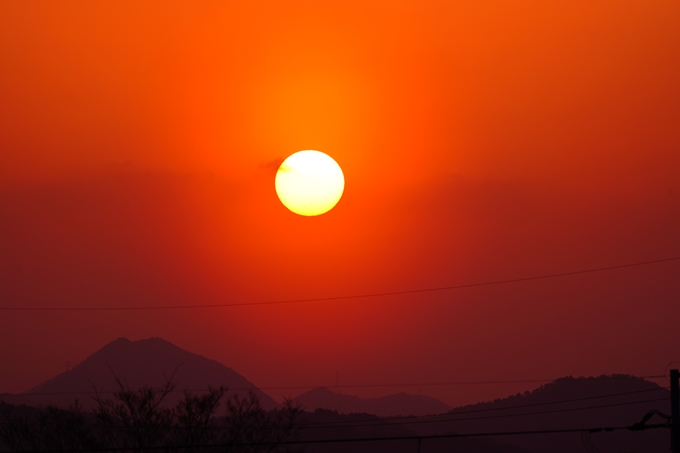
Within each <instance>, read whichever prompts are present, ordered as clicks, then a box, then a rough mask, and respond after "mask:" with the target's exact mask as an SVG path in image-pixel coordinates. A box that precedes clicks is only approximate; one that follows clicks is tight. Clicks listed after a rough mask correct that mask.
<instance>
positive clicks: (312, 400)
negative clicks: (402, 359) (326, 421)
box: [293, 387, 451, 417]
mask: <svg viewBox="0 0 680 453" xmlns="http://www.w3.org/2000/svg"><path fill="white" fill-rule="evenodd" d="M293 402H295V403H299V404H301V405H302V407H303V408H304V409H305V410H307V411H314V410H316V409H329V410H334V411H337V412H338V413H340V414H352V413H367V414H373V415H377V416H380V417H391V416H395V415H431V414H441V413H443V412H446V411H448V410H450V409H451V406H449V405H447V404H444V403H442V402H441V401H439V400H437V399H435V398H432V397H429V396H422V395H409V394H408V393H397V394H394V395H388V396H383V397H381V398H360V397H358V396H353V395H345V394H342V393H336V392H333V391H332V390H330V389H328V388H326V387H317V388H315V389H312V390H310V391H308V392H305V393H303V394H301V395H299V396H297V397H296V398H293Z"/></svg>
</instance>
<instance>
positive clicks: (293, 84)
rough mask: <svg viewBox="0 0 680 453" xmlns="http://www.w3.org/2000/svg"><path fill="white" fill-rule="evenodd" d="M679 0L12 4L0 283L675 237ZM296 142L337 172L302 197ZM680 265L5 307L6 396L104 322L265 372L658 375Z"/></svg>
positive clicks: (496, 256)
mask: <svg viewBox="0 0 680 453" xmlns="http://www.w3.org/2000/svg"><path fill="white" fill-rule="evenodd" d="M678 17H680V3H678V2H677V1H675V0H662V1H656V2H648V1H642V0H639V1H630V0H625V1H622V0H617V1H614V0H604V1H599V2H596V3H594V2H590V1H586V0H576V1H574V0H568V1H567V0H564V1H563V0H557V1H550V2H545V1H538V0H519V1H512V2H510V1H507V2H504V1H484V2H471V1H458V2H451V1H439V0H436V1H435V0H429V1H422V0H421V1H415V0H397V1H394V2H390V3H389V7H388V6H387V3H386V2H377V1H369V2H367V1H354V0H350V1H347V0H344V1H342V2H335V1H330V2H316V1H315V2H313V1H300V0H292V1H287V2H275V1H264V0H263V1H250V2H213V1H204V2H189V1H186V2H179V1H174V2H168V1H148V2H143V3H141V4H140V3H138V2H133V1H98V2H86V1H83V2H70V1H69V2H53V3H34V2H22V1H5V2H1V3H0V153H2V161H1V164H0V288H1V292H2V295H1V296H0V306H3V307H7V306H42V307H60V306H78V307H85V306H93V307H98V306H99V307H110V306H140V305H144V306H148V305H173V304H177V305H192V304H210V303H222V302H229V301H255V302H257V301H267V300H283V299H299V298H310V297H328V296H342V295H349V294H362V293H375V292H385V291H399V290H404V289H413V288H426V287H439V286H447V285H456V284H466V283H476V282H482V281H490V280H499V279H508V278H515V277H525V276H531V275H540V274H546V273H553V272H564V271H571V270H578V269H584V268H592V267H598V266H609V265H616V264H624V263H629V262H636V261H646V260H651V259H656V258H667V257H672V256H680V235H679V234H678V232H679V231H680V184H679V183H678V181H680V83H678V81H679V80H680V34H679V33H678ZM303 149H319V150H323V151H324V152H326V153H328V154H329V155H331V156H333V157H334V158H335V159H336V160H337V161H338V162H341V163H342V169H343V172H344V174H345V180H346V190H345V193H344V194H343V198H342V201H341V203H340V204H338V206H337V207H336V208H334V209H333V210H331V211H330V212H329V213H327V214H325V215H323V216H320V217H315V218H305V217H301V216H296V215H294V214H292V213H290V212H289V211H288V210H287V209H286V208H285V207H284V206H282V205H281V203H280V202H279V201H278V199H277V197H276V194H275V192H274V188H273V181H274V177H275V174H276V170H277V168H278V166H279V164H280V163H281V161H282V159H283V158H285V157H287V156H288V155H290V154H292V153H293V152H295V151H298V150H303ZM679 276H680V264H678V263H677V262H676V263H668V264H663V265H661V264H660V265H652V266H647V267H641V268H636V269H628V270H621V271H611V272H605V273H599V274H592V275H584V276H578V277H568V278H562V279H555V280H544V281H538V282H526V283H518V284H512V285H498V286H490V287H484V288H470V289H466V290H460V291H449V292H437V293H430V294H419V295H410V296H399V297H383V298H373V299H357V300H344V301H335V302H323V303H301V304H291V305H278V306H262V307H240V308H224V309H195V310H177V311H172V310H170V311H131V312H64V313H53V312H47V313H35V312H7V311H3V312H0V363H1V364H2V368H3V370H10V372H6V371H4V372H3V373H0V392H4V391H8V392H17V391H23V390H26V389H28V388H29V387H32V386H33V385H36V384H37V383H39V382H40V381H42V380H44V379H46V378H49V377H51V376H52V375H54V374H56V373H58V372H61V371H63V369H64V366H63V363H64V362H65V361H73V362H78V361H80V360H83V359H84V358H85V357H87V355H88V354H90V353H92V352H94V351H95V350H96V349H98V348H99V347H101V346H102V345H104V344H105V343H107V342H109V341H111V340H113V339H115V338H117V337H120V336H127V337H128V338H131V339H139V338H147V337H151V336H160V337H163V338H165V339H167V340H169V341H171V342H173V343H175V344H177V345H178V346H180V347H184V348H186V349H189V350H191V351H193V352H197V353H200V354H202V355H205V356H208V357H211V358H214V359H216V360H219V361H221V362H223V363H225V364H226V365H228V366H230V367H232V368H233V369H235V370H236V371H238V372H240V373H241V374H243V375H245V376H246V377H247V378H248V379H250V380H251V381H253V382H254V383H255V384H257V385H260V386H264V387H267V386H269V387H272V386H291V385H306V384H310V385H333V384H334V383H335V379H336V372H338V376H339V378H340V381H341V383H345V384H353V383H401V382H419V383H425V382H440V381H469V380H490V379H492V378H500V377H502V378H504V379H533V378H544V377H545V378H555V377H559V376H562V375H570V374H571V375H596V374H600V373H612V372H623V373H635V374H660V373H662V372H663V370H664V368H665V366H666V364H667V363H668V362H669V361H671V360H675V359H678V358H680V351H678V348H677V346H675V343H674V341H675V337H676V335H674V333H675V329H676V324H677V322H675V321H674V320H677V319H678V315H680V304H678V294H680V278H678V277H679ZM531 387H532V385H529V384H527V385H514V386H512V385H508V386H483V385H480V386H472V387H470V386H468V387H456V386H448V387H447V386H441V387H422V388H418V387H416V388H403V389H401V388H394V387H391V388H369V389H359V390H356V392H354V393H360V394H364V395H379V394H386V393H393V392H396V391H399V390H406V391H410V392H413V393H417V392H422V393H424V394H429V395H432V396H435V397H438V398H440V399H442V400H443V401H445V402H447V403H449V404H457V403H462V402H473V401H477V400H478V399H482V398H491V397H497V396H505V395H506V394H509V393H514V392H516V391H520V390H524V389H525V388H531ZM271 393H272V395H273V396H275V397H277V398H278V397H281V396H282V395H283V394H284V393H285V392H283V391H281V392H278V393H277V392H271ZM288 393H295V392H288Z"/></svg>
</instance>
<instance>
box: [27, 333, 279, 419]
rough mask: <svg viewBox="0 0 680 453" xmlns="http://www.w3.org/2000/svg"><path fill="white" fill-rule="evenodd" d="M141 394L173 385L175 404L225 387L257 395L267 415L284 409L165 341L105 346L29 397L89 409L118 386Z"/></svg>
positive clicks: (215, 364)
mask: <svg viewBox="0 0 680 453" xmlns="http://www.w3.org/2000/svg"><path fill="white" fill-rule="evenodd" d="M119 380H120V381H122V382H124V383H125V385H127V386H128V387H130V388H132V389H135V388H140V387H144V386H151V387H161V386H163V385H164V384H165V383H166V382H167V381H169V380H170V381H172V382H173V383H175V384H176V385H177V387H176V390H178V391H177V392H174V393H173V395H170V396H169V397H168V398H169V400H170V401H169V402H172V401H174V400H176V399H178V398H180V397H181V395H182V393H181V391H182V390H190V391H192V392H201V391H206V390H207V389H208V387H209V386H211V387H217V386H225V387H227V390H228V392H229V394H239V395H241V396H246V395H247V394H248V392H250V391H253V392H254V393H255V394H256V395H257V396H258V397H259V398H260V403H261V404H262V406H263V407H264V408H265V409H273V408H275V407H278V406H279V405H278V403H276V402H275V401H274V400H273V399H272V398H271V397H270V396H268V395H266V394H265V393H264V392H262V391H261V390H259V389H258V388H257V387H256V386H255V385H254V384H253V383H251V382H250V381H248V380H247V379H246V378H244V377H243V376H241V375H240V374H238V373H237V372H235V371H234V370H232V369H231V368H229V367H227V366H225V365H223V364H221V363H219V362H217V361H215V360H211V359H208V358H206V357H203V356H201V355H198V354H194V353H192V352H189V351H187V350H185V349H182V348H180V347H179V346H177V345H175V344H173V343H171V342H169V341H167V340H164V339H162V338H157V337H156V338H147V339H142V340H136V341H131V340H129V339H127V338H123V337H121V338H118V339H116V340H114V341H111V342H110V343H107V344H106V345H104V346H103V347H102V348H101V349H99V350H98V351H96V352H94V353H93V354H92V355H90V356H89V357H87V358H86V359H85V360H83V361H82V362H80V363H79V364H78V365H76V366H75V367H73V368H72V369H71V370H69V371H66V372H64V373H61V374H59V375H57V376H55V377H54V378H52V379H49V380H47V381H45V382H43V383H42V384H40V385H38V386H36V387H34V388H32V389H31V390H29V391H28V392H25V393H24V394H23V396H25V397H27V398H28V397H29V396H32V397H33V398H31V400H27V401H26V402H27V403H28V404H37V403H36V401H37V400H39V401H38V402H39V403H40V404H48V403H53V404H69V403H72V402H73V400H74V399H75V398H78V399H79V400H80V401H81V402H82V403H83V404H85V405H86V406H87V405H88V403H89V404H93V394H94V393H95V392H97V393H99V394H107V393H112V392H115V391H116V390H118V389H119V385H118V381H119Z"/></svg>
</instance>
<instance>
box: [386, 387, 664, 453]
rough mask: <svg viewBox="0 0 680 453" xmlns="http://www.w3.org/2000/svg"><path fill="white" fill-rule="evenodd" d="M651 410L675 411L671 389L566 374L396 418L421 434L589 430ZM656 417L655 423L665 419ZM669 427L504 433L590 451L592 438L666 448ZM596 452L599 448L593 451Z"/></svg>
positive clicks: (534, 445) (551, 448) (641, 449)
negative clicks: (431, 413)
mask: <svg viewBox="0 0 680 453" xmlns="http://www.w3.org/2000/svg"><path fill="white" fill-rule="evenodd" d="M651 409H657V410H659V411H661V412H663V413H665V414H670V392H669V391H668V390H667V389H665V388H663V387H660V386H659V385H657V384H655V383H653V382H649V381H646V380H644V379H641V378H638V377H634V376H627V375H611V376H599V377H587V378H585V377H580V378H574V377H565V378H560V379H557V380H555V381H553V382H551V383H549V384H546V385H543V386H541V387H539V388H537V389H536V390H534V391H532V392H525V393H523V394H517V395H514V396H510V397H507V398H502V399H497V400H495V401H490V402H483V403H478V404H473V405H468V406H463V407H457V408H455V409H453V410H451V411H449V412H448V413H447V414H445V415H441V416H435V417H426V418H420V419H418V423H413V424H409V421H408V420H395V422H397V421H398V422H400V423H402V424H403V425H404V426H408V427H409V428H411V429H413V430H414V431H416V432H418V433H419V434H421V435H427V434H440V433H450V432H456V433H484V432H498V431H531V430H551V429H584V428H598V427H610V426H630V425H632V424H634V423H636V422H639V421H640V420H641V419H642V417H643V416H644V415H645V414H646V413H647V412H648V411H649V410H651ZM663 422H665V420H663V419H662V418H654V419H653V420H651V423H663ZM669 436H670V434H669V432H668V430H667V429H653V430H646V431H615V432H599V433H592V434H589V435H588V436H587V437H589V439H585V438H582V435H581V434H580V433H567V434H542V435H517V436H508V437H502V438H499V439H500V440H502V441H503V442H504V443H508V444H511V445H515V446H517V447H521V448H523V449H525V450H528V451H531V452H535V453H542V452H552V453H572V452H582V451H591V450H592V448H591V447H585V446H584V444H587V443H588V442H590V443H591V444H592V445H593V446H594V447H595V448H596V449H597V450H598V451H600V452H601V453H609V452H611V453H614V452H619V453H620V452H626V453H655V452H658V453H667V452H668V448H669V445H670V444H669ZM592 451H594V450H592Z"/></svg>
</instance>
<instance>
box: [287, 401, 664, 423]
mask: <svg viewBox="0 0 680 453" xmlns="http://www.w3.org/2000/svg"><path fill="white" fill-rule="evenodd" d="M659 401H668V397H665V398H655V399H648V400H641V401H627V402H623V403H612V404H600V405H597V406H585V407H571V408H563V409H552V410H546V411H538V412H525V413H519V414H518V413H513V414H499V415H489V416H481V417H458V418H453V417H454V416H455V415H457V414H442V415H438V416H435V417H438V418H437V419H436V420H422V419H416V420H406V421H403V422H398V424H399V425H420V424H428V423H447V422H464V421H472V420H490V419H496V418H508V417H525V416H531V415H545V414H557V413H563V412H574V411H582V410H592V409H605V408H609V407H620V406H631V405H633V404H642V403H655V402H659ZM520 407H521V406H520ZM498 410H500V409H498ZM443 417H450V418H443ZM414 418H415V417H414ZM383 420H384V419H378V420H366V421H365V422H366V423H362V424H357V421H354V420H353V421H351V423H350V422H349V421H348V422H345V423H347V424H341V423H343V422H326V423H328V424H326V425H323V423H324V422H319V423H318V424H315V423H309V424H301V425H299V426H298V427H299V428H306V427H310V428H317V427H323V428H363V427H374V426H394V425H395V423H392V422H389V421H383ZM370 422H375V423H370Z"/></svg>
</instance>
